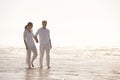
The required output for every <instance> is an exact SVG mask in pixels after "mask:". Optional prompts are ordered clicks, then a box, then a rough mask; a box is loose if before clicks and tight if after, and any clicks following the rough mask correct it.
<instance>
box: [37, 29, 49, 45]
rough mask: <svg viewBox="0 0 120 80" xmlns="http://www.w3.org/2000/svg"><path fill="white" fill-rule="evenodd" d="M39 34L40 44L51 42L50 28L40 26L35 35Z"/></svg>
mask: <svg viewBox="0 0 120 80" xmlns="http://www.w3.org/2000/svg"><path fill="white" fill-rule="evenodd" d="M37 35H39V40H40V44H43V45H45V44H49V43H50V41H49V40H50V31H49V30H48V29H44V28H40V29H38V30H37V32H36V34H35V36H37Z"/></svg>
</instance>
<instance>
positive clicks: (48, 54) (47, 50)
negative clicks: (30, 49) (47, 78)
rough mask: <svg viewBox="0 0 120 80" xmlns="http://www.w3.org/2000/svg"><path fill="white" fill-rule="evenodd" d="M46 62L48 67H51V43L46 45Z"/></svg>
mask: <svg viewBox="0 0 120 80" xmlns="http://www.w3.org/2000/svg"><path fill="white" fill-rule="evenodd" d="M46 64H47V66H48V68H50V47H49V45H47V46H46Z"/></svg>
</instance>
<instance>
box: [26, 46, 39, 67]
mask: <svg viewBox="0 0 120 80" xmlns="http://www.w3.org/2000/svg"><path fill="white" fill-rule="evenodd" d="M31 51H32V52H33V56H32V60H31ZM36 57H37V49H36V46H35V45H33V46H32V47H29V48H28V50H27V58H26V62H27V64H28V66H29V67H30V66H31V63H33V61H34V60H35V58H36Z"/></svg>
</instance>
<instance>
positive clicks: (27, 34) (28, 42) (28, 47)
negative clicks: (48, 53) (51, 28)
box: [24, 22, 37, 68]
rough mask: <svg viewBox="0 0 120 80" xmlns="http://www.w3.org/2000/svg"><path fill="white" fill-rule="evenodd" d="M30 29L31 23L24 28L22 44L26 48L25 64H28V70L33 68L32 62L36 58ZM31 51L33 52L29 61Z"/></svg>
mask: <svg viewBox="0 0 120 80" xmlns="http://www.w3.org/2000/svg"><path fill="white" fill-rule="evenodd" d="M32 27H33V24H32V22H29V23H28V24H27V25H26V26H25V31H24V43H25V46H26V50H27V58H26V59H27V64H28V68H32V67H34V64H33V62H34V60H35V59H36V57H37V49H36V46H35V43H34V40H33V39H35V38H34V35H33V32H32ZM31 51H32V52H33V57H32V60H31Z"/></svg>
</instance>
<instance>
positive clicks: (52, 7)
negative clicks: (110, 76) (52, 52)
mask: <svg viewBox="0 0 120 80" xmlns="http://www.w3.org/2000/svg"><path fill="white" fill-rule="evenodd" d="M42 20H47V21H48V25H47V27H48V28H49V29H50V31H51V39H52V43H53V46H72V45H73V46H113V45H114V46H116V45H117V46H119V45H120V0H0V45H13V46H16V45H17V46H24V44H23V31H24V26H25V25H26V24H27V22H30V21H31V22H33V25H34V28H33V30H34V33H35V32H36V30H37V29H38V28H40V27H41V21H42Z"/></svg>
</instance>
